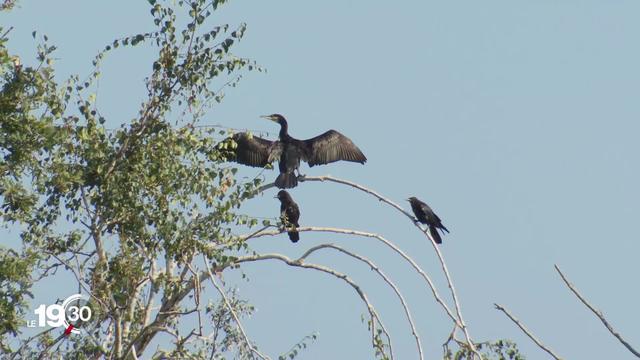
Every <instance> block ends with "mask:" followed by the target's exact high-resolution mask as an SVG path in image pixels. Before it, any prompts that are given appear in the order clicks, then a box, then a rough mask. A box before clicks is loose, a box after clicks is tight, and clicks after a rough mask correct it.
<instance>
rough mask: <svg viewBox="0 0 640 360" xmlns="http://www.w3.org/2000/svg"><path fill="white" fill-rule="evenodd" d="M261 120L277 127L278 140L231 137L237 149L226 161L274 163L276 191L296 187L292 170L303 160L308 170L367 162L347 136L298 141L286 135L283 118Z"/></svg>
mask: <svg viewBox="0 0 640 360" xmlns="http://www.w3.org/2000/svg"><path fill="white" fill-rule="evenodd" d="M261 117H262V118H265V119H268V120H271V121H273V122H276V123H278V124H280V134H279V135H278V140H277V141H270V140H266V139H263V138H260V137H257V136H251V135H249V134H247V133H238V134H235V135H234V136H233V137H232V139H233V140H234V141H235V143H236V144H237V147H236V148H235V149H234V150H233V152H232V154H231V156H229V157H228V158H229V160H232V161H236V162H238V163H240V164H244V165H249V166H254V167H264V166H266V165H267V164H270V163H272V162H273V161H275V160H277V161H278V168H279V170H280V175H278V177H277V178H276V181H275V185H276V186H277V187H278V188H280V189H289V188H293V187H295V186H297V185H298V178H297V176H296V174H295V171H296V170H298V168H299V167H300V160H304V161H306V162H307V163H308V164H309V166H310V167H312V166H315V165H323V164H328V163H332V162H334V161H338V160H345V161H352V162H359V163H361V164H364V163H365V162H366V161H367V158H366V157H365V156H364V154H363V153H362V151H360V149H358V147H357V146H356V145H354V144H353V142H351V140H350V139H349V138H348V137H346V136H344V135H342V134H341V133H339V132H337V131H335V130H329V131H327V132H325V133H324V134H322V135H318V136H316V137H314V138H311V139H307V140H298V139H294V138H292V137H291V136H289V132H288V129H289V127H288V125H287V120H285V118H284V116H282V115H280V114H273V115H265V116H261ZM299 173H300V172H299V171H298V174H299Z"/></svg>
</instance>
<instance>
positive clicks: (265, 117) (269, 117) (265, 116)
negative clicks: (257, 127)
mask: <svg viewBox="0 0 640 360" xmlns="http://www.w3.org/2000/svg"><path fill="white" fill-rule="evenodd" d="M260 117H261V118H263V119H267V120H271V121H275V120H273V117H271V115H262V116H260Z"/></svg>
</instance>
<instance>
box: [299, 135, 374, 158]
mask: <svg viewBox="0 0 640 360" xmlns="http://www.w3.org/2000/svg"><path fill="white" fill-rule="evenodd" d="M302 143H303V144H304V147H305V150H306V151H305V152H306V154H305V158H304V160H306V161H307V163H309V166H314V165H323V164H328V163H332V162H334V161H338V160H345V161H352V162H359V163H361V164H364V163H365V162H366V161H367V157H366V156H364V154H363V153H362V151H360V149H358V147H357V146H356V145H355V144H354V143H353V142H352V141H351V140H350V139H349V138H348V137H346V136H344V135H342V134H340V133H339V132H337V131H335V130H329V131H327V132H325V133H324V134H322V135H318V136H316V137H314V138H311V139H308V140H304V141H302Z"/></svg>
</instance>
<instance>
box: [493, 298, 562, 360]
mask: <svg viewBox="0 0 640 360" xmlns="http://www.w3.org/2000/svg"><path fill="white" fill-rule="evenodd" d="M493 305H494V306H495V307H496V309H498V310H500V311H502V312H503V313H504V314H505V315H507V317H508V318H509V319H511V321H513V322H514V323H515V324H516V325H518V327H519V328H520V329H521V330H522V331H523V332H524V333H525V334H526V335H527V336H528V337H529V338H530V339H531V340H533V342H534V343H536V345H538V347H540V348H541V349H542V350H544V351H546V352H547V353H549V355H551V356H552V357H553V358H554V359H556V360H562V358H561V357H560V356H558V355H556V354H555V353H554V352H553V351H552V350H551V349H549V348H548V347H546V346H545V345H544V344H543V343H542V342H541V341H540V340H538V339H537V338H536V337H535V336H534V335H533V334H532V333H531V332H530V331H529V330H527V328H526V327H525V326H524V325H523V324H522V323H521V322H520V321H519V320H518V319H516V318H515V317H514V316H513V315H511V313H510V312H509V310H507V309H505V308H504V307H503V306H500V305H498V304H493Z"/></svg>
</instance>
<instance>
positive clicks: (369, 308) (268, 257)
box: [234, 254, 393, 359]
mask: <svg viewBox="0 0 640 360" xmlns="http://www.w3.org/2000/svg"><path fill="white" fill-rule="evenodd" d="M263 260H279V261H281V262H284V263H285V264H287V265H289V266H293V267H301V268H305V269H313V270H317V271H320V272H323V273H326V274H329V275H332V276H334V277H336V278H338V279H340V280H342V281H344V282H346V283H347V284H349V286H351V287H352V288H353V289H354V290H355V291H356V293H358V296H360V299H362V301H363V302H364V304H365V306H366V307H367V311H368V312H369V316H370V318H371V332H372V336H373V337H374V338H375V323H376V322H377V323H378V324H379V325H380V328H381V330H382V333H383V334H384V335H385V337H386V338H387V341H388V344H389V356H390V358H391V359H393V347H392V345H391V336H390V335H389V332H388V331H387V329H386V327H385V326H384V324H383V323H382V320H381V319H380V316H379V315H378V313H377V311H376V310H375V308H374V307H373V305H372V304H371V302H370V301H369V298H368V297H367V295H366V293H365V292H364V291H363V290H362V288H361V287H360V285H358V284H356V283H355V282H354V281H353V280H351V278H349V277H348V276H347V275H346V274H343V273H340V272H337V271H335V270H333V269H331V268H328V267H326V266H322V265H316V264H310V263H304V262H303V261H302V260H303V259H301V258H300V259H295V260H293V259H290V258H288V257H286V256H284V255H281V254H263V255H254V256H243V257H239V258H237V259H236V260H235V261H234V263H235V264H240V263H245V262H256V261H263ZM373 346H374V347H376V348H377V349H378V350H380V351H383V350H384V349H381V348H380V347H378V346H377V345H376V343H375V341H374V342H373Z"/></svg>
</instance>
